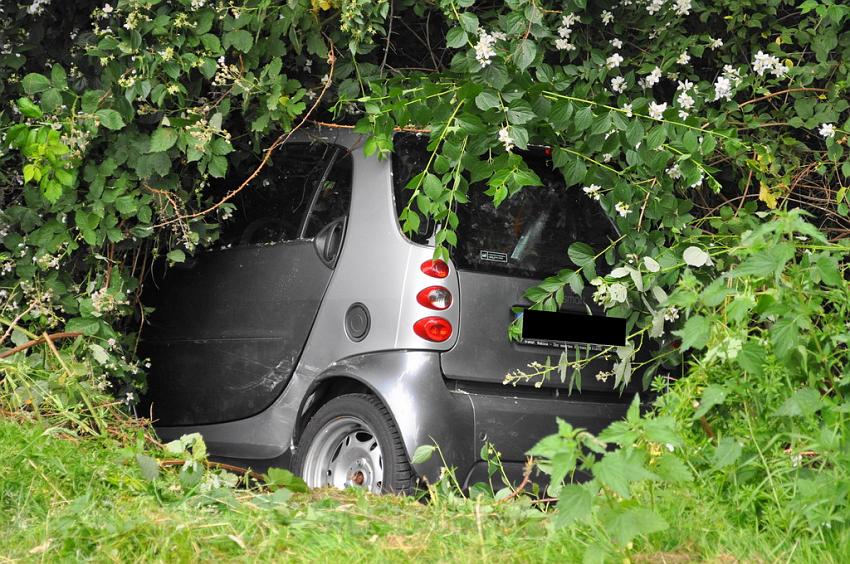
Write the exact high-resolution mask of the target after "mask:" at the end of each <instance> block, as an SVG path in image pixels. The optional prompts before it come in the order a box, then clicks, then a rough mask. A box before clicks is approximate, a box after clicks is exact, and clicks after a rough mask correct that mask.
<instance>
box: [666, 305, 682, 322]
mask: <svg viewBox="0 0 850 564" xmlns="http://www.w3.org/2000/svg"><path fill="white" fill-rule="evenodd" d="M677 319H679V308H677V307H676V306H670V307H668V308H667V309H665V310H664V321H676V320H677Z"/></svg>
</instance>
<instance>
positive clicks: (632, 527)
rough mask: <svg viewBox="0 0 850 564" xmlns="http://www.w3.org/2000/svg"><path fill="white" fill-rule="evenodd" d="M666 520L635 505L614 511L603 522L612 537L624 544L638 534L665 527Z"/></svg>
mask: <svg viewBox="0 0 850 564" xmlns="http://www.w3.org/2000/svg"><path fill="white" fill-rule="evenodd" d="M668 527H669V525H668V524H667V521H665V520H664V519H662V518H661V517H660V516H659V515H658V514H657V513H655V512H654V511H652V510H651V509H645V508H642V507H635V508H632V509H626V510H625V511H622V512H620V511H616V512H614V516H613V518H612V519H610V520H608V521H607V522H606V523H605V529H606V530H607V531H609V532H610V533H611V535H612V536H613V537H614V539H615V540H616V541H617V542H618V543H619V544H620V546H625V545H627V544H629V543H630V542H632V540H634V538H635V537H637V536H638V535H648V534H650V533H657V532H659V531H663V530H665V529H667V528H668Z"/></svg>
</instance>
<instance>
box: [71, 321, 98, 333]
mask: <svg viewBox="0 0 850 564" xmlns="http://www.w3.org/2000/svg"><path fill="white" fill-rule="evenodd" d="M99 329H100V321H98V320H97V319H93V318H91V317H75V318H73V319H69V320H68V323H66V324H65V331H69V332H72V333H82V334H84V335H96V334H97V332H98V330H99Z"/></svg>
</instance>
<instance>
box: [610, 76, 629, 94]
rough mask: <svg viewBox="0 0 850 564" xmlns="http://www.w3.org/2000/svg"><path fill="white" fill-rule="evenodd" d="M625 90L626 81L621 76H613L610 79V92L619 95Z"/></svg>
mask: <svg viewBox="0 0 850 564" xmlns="http://www.w3.org/2000/svg"><path fill="white" fill-rule="evenodd" d="M625 89H626V79H625V78H623V77H622V76H615V77H614V78H612V79H611V90H613V91H614V92H616V93H618V94H621V93H622V92H623V91H625Z"/></svg>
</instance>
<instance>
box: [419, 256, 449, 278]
mask: <svg viewBox="0 0 850 564" xmlns="http://www.w3.org/2000/svg"><path fill="white" fill-rule="evenodd" d="M420 268H421V269H422V272H424V273H425V274H427V275H428V276H432V277H434V278H445V277H446V276H448V275H449V265H448V264H446V262H445V261H443V260H440V259H433V260H426V261H425V262H423V263H422V266H421V267H420Z"/></svg>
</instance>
